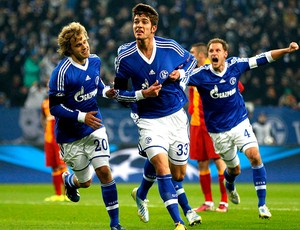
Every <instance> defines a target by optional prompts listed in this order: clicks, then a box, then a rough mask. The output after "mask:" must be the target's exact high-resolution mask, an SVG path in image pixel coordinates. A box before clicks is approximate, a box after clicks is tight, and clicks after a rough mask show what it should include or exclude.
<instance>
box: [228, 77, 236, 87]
mask: <svg viewBox="0 0 300 230" xmlns="http://www.w3.org/2000/svg"><path fill="white" fill-rule="evenodd" d="M229 82H230V85H234V84H235V83H236V78H235V77H232V78H230V81H229Z"/></svg>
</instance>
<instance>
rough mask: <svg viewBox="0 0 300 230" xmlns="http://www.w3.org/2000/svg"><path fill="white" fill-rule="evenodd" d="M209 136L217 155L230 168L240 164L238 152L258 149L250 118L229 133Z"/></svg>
mask: <svg viewBox="0 0 300 230" xmlns="http://www.w3.org/2000/svg"><path fill="white" fill-rule="evenodd" d="M209 135H210V136H211V138H212V140H213V143H214V147H215V151H216V153H217V154H220V156H221V157H222V159H223V160H224V161H225V163H226V165H227V166H228V167H230V168H234V167H236V166H237V165H239V163H240V160H239V157H238V154H237V150H240V151H241V152H244V153H245V151H246V150H247V149H248V148H250V147H257V148H258V143H257V139H256V136H255V134H254V132H253V129H252V126H251V124H250V121H249V119H248V118H247V119H246V120H244V121H242V122H241V123H240V124H238V125H237V126H236V127H234V128H232V129H231V130H229V131H226V132H223V133H209Z"/></svg>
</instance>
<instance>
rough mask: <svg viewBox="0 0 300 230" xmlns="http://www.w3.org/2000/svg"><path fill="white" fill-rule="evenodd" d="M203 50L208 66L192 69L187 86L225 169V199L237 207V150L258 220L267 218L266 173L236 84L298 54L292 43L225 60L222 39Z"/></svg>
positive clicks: (215, 39)
mask: <svg viewBox="0 0 300 230" xmlns="http://www.w3.org/2000/svg"><path fill="white" fill-rule="evenodd" d="M207 47H208V58H209V60H210V62H211V64H210V65H205V66H203V67H200V68H196V69H195V70H194V71H193V73H192V75H191V76H190V79H189V85H191V86H196V87H197V89H198V91H199V93H200V94H201V98H202V103H203V109H204V118H205V123H206V127H207V130H208V132H209V134H210V136H211V138H212V140H213V143H214V148H215V151H216V153H218V154H220V155H221V157H222V159H223V160H224V161H225V163H226V165H227V168H226V169H225V171H224V175H225V180H226V189H227V192H228V194H229V199H230V200H231V202H232V203H234V204H239V203H240V197H239V195H238V193H237V190H236V187H235V183H234V182H235V179H236V177H237V176H238V175H239V174H240V172H241V168H240V161H239V157H238V154H237V150H240V151H242V152H243V153H244V154H245V155H246V156H247V158H248V159H249V161H250V164H251V166H252V172H253V183H254V186H255V190H256V193H257V197H258V212H259V217H260V218H271V216H272V215H271V213H270V211H269V209H268V207H267V206H266V186H267V179H266V177H267V174H266V169H265V166H264V164H263V162H262V159H261V156H260V152H259V147H258V143H257V139H256V137H255V134H254V133H253V130H252V126H251V124H250V121H249V119H248V114H247V109H246V107H245V103H244V100H243V97H242V96H241V94H240V92H239V90H238V81H239V79H240V77H241V75H242V74H243V73H244V72H246V71H248V70H250V69H253V68H256V67H258V66H261V65H264V64H267V63H269V62H273V61H274V60H276V59H278V58H280V57H282V56H284V55H285V54H288V53H291V52H294V51H296V50H298V49H299V46H298V44H297V43H295V42H292V43H290V45H289V47H287V48H283V49H275V50H271V51H268V52H265V53H262V54H259V55H256V56H254V57H250V58H238V57H231V58H228V59H227V56H228V44H227V42H226V41H224V40H223V39H220V38H214V39H212V40H210V41H209V43H208V46H207Z"/></svg>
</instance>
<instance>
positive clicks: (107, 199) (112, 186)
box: [101, 180, 120, 227]
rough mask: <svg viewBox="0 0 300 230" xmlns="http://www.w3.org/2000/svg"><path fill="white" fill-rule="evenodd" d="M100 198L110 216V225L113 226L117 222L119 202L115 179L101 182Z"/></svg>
mask: <svg viewBox="0 0 300 230" xmlns="http://www.w3.org/2000/svg"><path fill="white" fill-rule="evenodd" d="M101 190H102V198H103V201H104V204H105V206H106V210H107V212H108V215H109V217H110V226H111V227H114V226H117V225H118V224H119V222H120V221H119V202H118V193H117V186H116V183H115V181H114V180H113V181H112V182H110V183H108V184H101Z"/></svg>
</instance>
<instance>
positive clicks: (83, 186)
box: [80, 179, 92, 188]
mask: <svg viewBox="0 0 300 230" xmlns="http://www.w3.org/2000/svg"><path fill="white" fill-rule="evenodd" d="M91 184H92V179H90V180H88V181H86V182H84V183H80V188H88V187H90V186H91Z"/></svg>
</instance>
